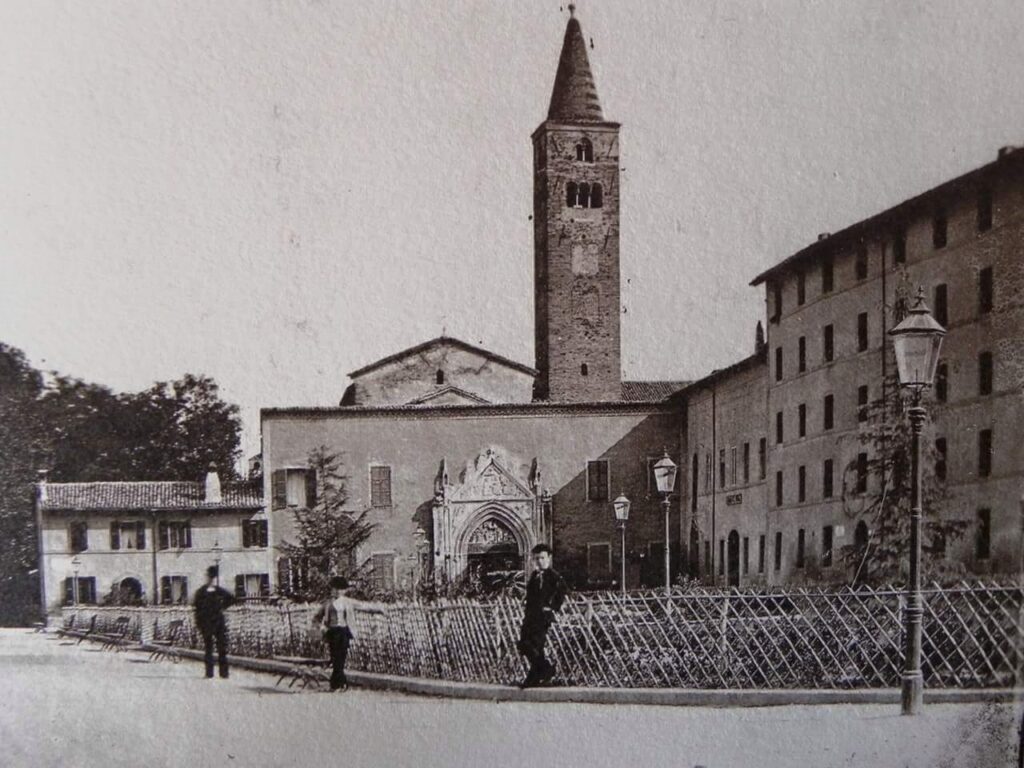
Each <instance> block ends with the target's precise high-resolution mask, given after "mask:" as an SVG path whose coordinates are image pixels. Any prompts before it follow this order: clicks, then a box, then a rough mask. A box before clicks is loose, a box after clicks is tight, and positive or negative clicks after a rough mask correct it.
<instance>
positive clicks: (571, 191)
mask: <svg viewBox="0 0 1024 768" xmlns="http://www.w3.org/2000/svg"><path fill="white" fill-rule="evenodd" d="M565 204H566V205H567V206H568V207H569V208H578V207H579V190H578V189H577V187H576V182H575V181H570V182H569V183H568V184H566V185H565Z"/></svg>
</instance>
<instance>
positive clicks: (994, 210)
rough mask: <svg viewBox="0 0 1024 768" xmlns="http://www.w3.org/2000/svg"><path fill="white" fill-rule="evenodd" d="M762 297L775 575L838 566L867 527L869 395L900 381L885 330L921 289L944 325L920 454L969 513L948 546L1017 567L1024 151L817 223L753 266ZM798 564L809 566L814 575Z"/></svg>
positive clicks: (952, 508) (1022, 469) (874, 481)
mask: <svg viewBox="0 0 1024 768" xmlns="http://www.w3.org/2000/svg"><path fill="white" fill-rule="evenodd" d="M761 284H764V286H765V290H766V301H767V309H768V324H767V329H768V337H767V355H768V369H767V371H766V373H767V376H766V383H765V388H766V390H767V417H768V418H767V423H766V425H765V426H766V432H767V434H768V442H769V450H768V472H767V484H768V488H767V497H768V505H767V506H768V509H769V514H768V517H769V520H770V525H769V541H770V542H772V543H774V544H776V545H778V544H779V543H781V546H782V549H781V557H780V556H779V555H777V554H776V555H775V563H777V564H778V565H779V567H778V569H777V571H776V572H775V573H774V574H773V576H774V577H775V579H774V580H778V581H799V580H806V579H813V580H826V581H832V580H836V581H838V580H845V579H846V578H848V576H849V574H847V573H846V572H845V570H844V565H843V563H842V561H841V559H840V558H839V557H837V553H838V551H839V549H840V548H841V547H843V546H844V545H849V544H855V543H863V542H864V541H866V539H867V537H868V536H869V534H870V529H871V525H872V520H871V517H870V516H869V515H867V514H865V512H866V510H867V507H868V504H869V502H870V501H871V500H872V499H874V498H877V496H878V495H879V494H880V493H881V492H882V491H883V488H882V484H883V483H886V482H888V480H887V478H885V477H883V476H880V475H879V474H877V473H870V472H868V471H867V467H868V465H869V462H871V460H872V458H873V455H874V452H875V451H876V446H873V445H872V441H870V440H866V439H865V434H866V430H867V429H868V428H869V424H868V412H869V409H870V407H871V403H873V402H875V401H876V400H878V399H879V398H880V397H882V396H883V395H884V394H885V393H886V390H887V389H888V390H889V394H892V388H894V387H895V386H897V384H896V379H895V366H894V360H893V357H892V345H891V343H890V341H889V337H888V335H887V334H888V332H889V331H890V330H891V329H892V328H893V327H894V326H895V325H896V322H897V317H898V315H899V314H900V313H901V312H903V311H905V310H906V308H907V306H908V302H910V301H912V300H913V299H914V296H915V294H916V292H917V291H918V288H919V287H920V288H921V289H923V291H924V295H925V296H926V297H927V301H928V303H929V304H930V306H931V309H932V312H933V314H934V316H935V317H936V319H937V320H938V321H939V322H940V323H941V324H942V325H943V326H944V327H946V328H947V330H948V333H947V335H946V337H945V340H944V342H943V347H942V357H941V360H940V365H939V370H938V375H937V381H936V383H935V387H934V389H933V393H932V395H931V396H930V397H929V402H928V407H929V410H930V412H931V415H932V423H931V424H930V425H928V427H927V428H926V432H925V444H926V446H927V447H928V448H929V449H932V450H926V454H925V455H926V456H930V455H933V454H934V457H935V462H936V465H935V473H936V475H937V476H938V478H939V479H940V480H942V481H944V484H945V487H946V490H947V497H946V498H945V499H943V500H942V501H941V503H940V505H939V506H940V508H939V509H938V510H937V513H938V514H939V516H940V517H942V518H945V519H955V520H961V521H964V522H966V523H967V524H968V529H967V530H968V533H967V535H965V536H964V537H962V538H961V539H960V540H959V541H956V542H950V543H949V546H948V548H947V550H946V557H947V558H948V559H949V560H950V561H956V562H959V563H961V564H963V565H964V566H965V567H966V569H967V570H968V571H970V572H974V573H989V572H998V571H1002V572H1011V571H1014V570H1015V569H1016V568H1017V564H1018V562H1019V548H1020V530H1021V522H1020V514H1021V513H1020V508H1019V499H1020V497H1021V493H1022V490H1024V446H1022V445H1021V443H1020V441H1018V440H1017V439H1016V434H1015V433H1016V430H1017V428H1019V426H1020V425H1021V424H1024V299H1022V296H1024V152H1019V151H1017V152H1015V151H1013V150H1012V149H1010V148H1007V149H1004V150H1002V151H1001V152H1000V153H999V157H998V159H997V160H996V161H995V162H993V163H990V164H989V165H986V166H984V167H982V168H979V169H977V170H975V171H972V172H971V173H968V174H966V175H964V176H961V177H959V178H956V179H953V180H952V181H949V182H947V183H945V184H942V185H940V186H939V187H936V188H935V189H932V190H929V191H928V192H925V193H924V194H921V195H919V196H917V197H915V198H913V199H911V200H908V201H906V202H904V203H901V204H900V205H897V206H895V207H893V208H891V209H889V210H886V211H883V212H882V213H879V214H878V215H876V216H873V217H871V218H869V219H866V220H864V221H861V222H858V223H856V224H854V225H852V226H850V227H848V228H846V229H844V230H843V231H842V232H838V233H835V234H831V235H829V234H823V235H820V236H819V238H818V240H817V241H816V242H814V243H812V244H811V245H810V246H808V247H807V248H805V249H803V250H801V251H799V252H798V253H796V254H793V255H792V256H790V257H789V258H787V259H786V260H784V261H783V262H781V263H780V264H778V265H776V266H775V267H772V268H771V269H769V270H767V271H766V272H764V273H762V274H760V275H758V276H757V277H756V278H755V279H754V280H753V282H752V285H761ZM808 569H811V570H813V573H812V574H811V575H810V576H809V575H808Z"/></svg>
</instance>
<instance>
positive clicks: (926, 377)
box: [889, 288, 946, 715]
mask: <svg viewBox="0 0 1024 768" xmlns="http://www.w3.org/2000/svg"><path fill="white" fill-rule="evenodd" d="M889 335H890V336H892V346H893V351H894V353H895V355H896V371H897V373H898V374H899V379H900V386H902V387H903V388H904V389H907V390H909V391H910V394H911V399H912V402H913V405H912V406H911V407H910V408H908V409H907V416H908V417H909V419H910V431H911V436H912V439H911V485H910V581H909V583H908V584H907V608H906V612H905V613H904V635H905V636H906V653H905V655H904V659H903V695H902V702H903V714H904V715H916V714H919V713H920V712H921V707H922V703H923V697H924V676H923V675H922V674H921V617H922V614H923V613H924V608H923V607H922V602H921V600H922V598H921V430H922V428H923V427H924V420H925V417H926V415H927V413H926V411H925V409H924V406H922V405H921V394H922V392H923V391H924V389H925V388H926V387H930V386H931V385H932V381H933V380H934V378H935V367H936V365H938V362H939V349H940V348H941V347H942V337H943V336H945V335H946V329H945V328H943V327H942V326H941V325H939V324H938V323H937V322H935V318H933V317H932V315H931V313H930V312H929V311H928V307H927V305H926V304H925V303H924V290H923V289H921V288H919V289H918V292H917V300H916V301H915V302H914V306H913V308H912V309H911V310H910V312H909V313H908V314H907V316H906V318H904V319H903V321H902V322H900V323H899V325H897V326H896V327H895V328H893V329H892V330H891V331H889Z"/></svg>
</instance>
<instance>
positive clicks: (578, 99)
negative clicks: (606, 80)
mask: <svg viewBox="0 0 1024 768" xmlns="http://www.w3.org/2000/svg"><path fill="white" fill-rule="evenodd" d="M548 120H554V121H556V122H560V123H600V122H603V121H604V114H603V113H602V112H601V101H600V99H598V98H597V86H596V85H594V74H593V73H592V72H591V71H590V61H589V60H588V59H587V44H586V42H585V41H584V39H583V30H582V28H581V27H580V22H579V20H578V19H577V18H576V6H575V5H570V6H569V23H568V25H566V27H565V39H564V40H563V41H562V55H561V56H560V57H559V59H558V73H557V74H556V75H555V87H554V89H553V90H552V91H551V106H550V107H548Z"/></svg>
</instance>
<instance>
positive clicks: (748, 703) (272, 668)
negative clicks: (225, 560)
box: [142, 646, 1024, 707]
mask: <svg viewBox="0 0 1024 768" xmlns="http://www.w3.org/2000/svg"><path fill="white" fill-rule="evenodd" d="M142 650H144V651H152V650H154V648H151V647H149V646H142ZM178 652H179V653H180V654H181V655H182V656H183V657H185V658H188V659H194V660H196V661H202V659H203V653H202V651H195V650H192V649H189V648H181V649H178ZM228 661H229V662H230V664H231V665H232V666H235V667H239V668H241V669H250V670H253V671H255V672H266V673H270V674H275V675H281V674H285V673H288V672H290V671H291V670H292V669H293V668H294V665H292V664H288V663H285V662H280V661H274V660H273V659H253V658H250V657H248V656H229V657H228ZM346 677H348V680H349V682H350V683H353V684H355V685H357V686H359V687H360V688H369V689H373V690H381V691H397V692H400V693H411V694H417V695H421V696H443V697H447V698H455V699H471V700H478V701H493V702H499V701H531V702H576V703H580V704H635V705H652V706H676V707H783V706H808V705H816V704H892V705H894V706H898V705H899V703H900V691H899V689H897V688H859V689H791V690H768V689H759V690H701V689H686V688H573V687H564V688H562V687H555V688H531V689H529V690H525V691H524V690H520V689H519V688H516V687H514V686H503V685H492V684H489V683H460V682H452V681H447V680H433V679H429V678H419V677H399V676H397V675H381V674H377V673H373V672H360V671H358V670H349V671H346ZM1022 699H1024V689H1022V688H957V689H937V690H925V692H924V700H925V703H926V704H976V703H1000V704H1002V703H1013V702H1014V701H1019V700H1022Z"/></svg>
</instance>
